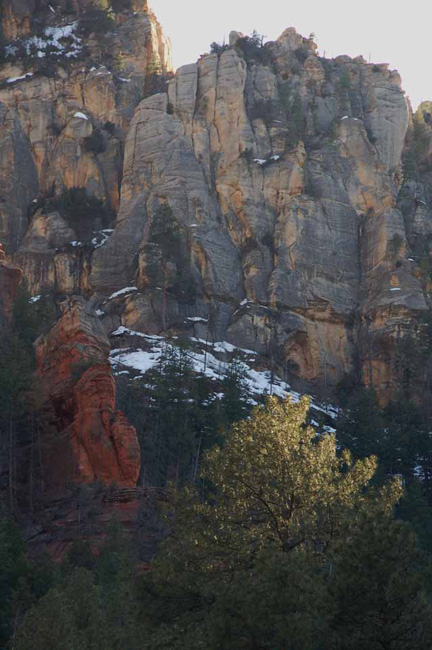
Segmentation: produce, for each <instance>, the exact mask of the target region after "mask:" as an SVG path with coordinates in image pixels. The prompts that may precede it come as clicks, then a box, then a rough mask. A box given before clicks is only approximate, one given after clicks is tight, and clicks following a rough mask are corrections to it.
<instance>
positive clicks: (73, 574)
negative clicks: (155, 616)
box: [13, 522, 142, 650]
mask: <svg viewBox="0 0 432 650" xmlns="http://www.w3.org/2000/svg"><path fill="white" fill-rule="evenodd" d="M80 547H81V548H80V549H78V548H77V547H75V548H73V549H71V551H70V552H69V554H68V557H67V558H66V560H65V561H64V562H63V564H62V566H61V568H60V570H59V571H57V573H56V576H55V583H54V585H53V586H52V587H51V588H50V589H49V591H48V592H47V593H46V594H45V595H42V598H40V599H39V600H38V602H37V603H35V604H34V605H33V606H31V607H30V608H28V611H27V613H26V615H25V617H24V619H23V622H22V624H21V626H20V627H19V629H18V631H17V634H16V635H15V637H14V640H13V647H14V648H16V649H17V650H30V648H31V649H32V650H34V648H46V649H48V650H58V648H70V650H120V649H122V648H128V650H129V649H130V650H135V649H136V650H138V649H139V648H141V647H142V646H141V645H140V644H139V642H138V641H139V640H138V629H137V626H136V613H135V612H136V604H135V601H134V598H133V568H132V563H131V555H130V549H129V548H128V544H127V541H126V540H125V539H124V537H123V536H122V535H121V532H120V530H119V527H118V525H116V524H115V522H114V523H113V524H112V525H111V526H110V528H109V531H108V537H107V541H106V543H105V545H104V546H103V547H102V548H101V549H100V553H99V555H98V556H92V554H91V553H89V550H88V548H87V549H85V548H84V545H83V544H81V545H80ZM83 560H84V563H85V565H86V566H83Z"/></svg>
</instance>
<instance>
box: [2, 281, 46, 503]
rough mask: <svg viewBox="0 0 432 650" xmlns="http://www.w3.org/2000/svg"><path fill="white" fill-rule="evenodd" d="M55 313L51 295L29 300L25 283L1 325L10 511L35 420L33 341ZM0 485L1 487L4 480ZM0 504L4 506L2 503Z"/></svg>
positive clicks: (5, 470)
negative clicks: (32, 300) (10, 311)
mask: <svg viewBox="0 0 432 650" xmlns="http://www.w3.org/2000/svg"><path fill="white" fill-rule="evenodd" d="M55 314H56V311H55V306H54V303H53V300H52V298H51V296H43V297H41V298H40V299H39V300H38V301H37V302H34V303H31V302H30V294H29V292H28V290H27V288H26V284H25V282H24V283H23V284H22V286H21V287H20V288H19V290H18V295H17V297H16V300H15V302H14V305H13V322H12V323H11V324H9V323H8V322H7V321H4V322H2V324H1V325H0V356H1V359H2V362H1V365H0V449H1V464H0V468H1V471H2V473H3V481H5V477H6V476H7V482H8V486H7V492H8V509H9V510H13V509H14V507H15V505H16V501H17V499H18V498H19V497H20V491H21V488H22V487H23V484H24V483H25V481H24V477H23V476H22V473H23V472H26V471H27V470H25V469H24V465H25V463H23V462H21V461H23V460H24V459H23V458H22V455H23V453H24V452H23V449H24V446H25V445H26V444H29V443H30V444H32V442H33V441H34V433H35V429H36V426H37V424H36V421H37V420H38V414H37V413H36V407H35V391H34V387H35V384H34V378H33V375H34V371H35V365H36V364H35V356H34V350H33V343H34V341H35V339H36V338H37V337H38V336H39V334H41V333H42V332H43V331H45V330H46V329H48V328H49V327H50V326H51V325H52V323H53V322H54V320H55ZM0 318H1V314H0ZM30 482H31V481H30ZM0 487H1V488H2V489H3V490H4V489H5V487H6V486H5V483H4V482H3V484H0ZM4 496H5V495H4ZM31 499H32V497H31V496H30V500H31ZM0 505H3V506H4V503H3V504H0Z"/></svg>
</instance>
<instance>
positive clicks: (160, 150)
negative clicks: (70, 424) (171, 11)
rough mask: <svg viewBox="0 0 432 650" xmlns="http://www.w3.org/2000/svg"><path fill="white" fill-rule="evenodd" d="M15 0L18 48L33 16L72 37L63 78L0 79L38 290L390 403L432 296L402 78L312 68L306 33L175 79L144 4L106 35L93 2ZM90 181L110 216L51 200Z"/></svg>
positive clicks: (19, 242) (422, 195)
mask: <svg viewBox="0 0 432 650" xmlns="http://www.w3.org/2000/svg"><path fill="white" fill-rule="evenodd" d="M4 4H5V9H4V10H3V13H2V21H3V33H4V35H5V37H6V39H7V40H8V41H9V42H10V44H12V46H13V47H15V46H16V43H17V41H16V39H20V41H21V43H27V42H28V39H31V38H32V35H33V34H34V29H35V25H36V18H37V20H39V21H42V24H43V25H46V27H45V28H44V29H45V30H48V33H49V34H50V35H52V34H54V36H53V39H54V42H57V41H56V40H55V39H56V38H58V35H59V33H58V31H55V32H51V31H49V30H52V29H53V28H55V29H56V30H58V29H61V30H63V31H64V30H66V31H64V33H66V34H67V39H66V41H65V40H64V39H63V40H62V39H60V40H59V41H58V42H59V43H60V45H61V47H64V48H66V49H65V50H64V59H67V60H68V61H69V63H67V61H66V60H62V61H59V55H58V54H56V57H57V59H56V61H55V62H54V68H55V69H54V71H53V70H52V67H51V68H50V70H48V69H47V68H46V67H40V65H39V64H38V62H37V61H35V60H34V59H32V60H31V61H30V64H29V65H27V67H26V68H24V66H23V65H22V62H20V59H19V56H17V57H15V58H14V57H13V56H11V55H8V56H7V57H6V58H5V62H4V63H3V65H2V66H1V68H0V79H1V80H2V81H3V83H0V150H1V151H2V153H3V156H2V157H1V158H2V163H0V194H1V199H2V200H1V202H0V238H1V240H2V241H3V242H4V243H5V244H6V245H7V250H8V252H10V253H13V254H14V256H15V260H16V261H17V262H18V263H19V264H20V266H21V267H22V268H23V269H24V272H25V275H26V277H27V279H28V283H29V287H30V289H31V291H32V292H33V293H34V294H36V293H41V292H45V291H50V292H53V293H55V294H57V296H58V297H59V298H60V296H64V295H74V294H81V295H84V296H85V297H86V298H90V297H91V305H92V309H93V308H95V307H98V306H99V307H101V306H102V303H103V309H102V311H103V313H100V316H101V324H102V325H101V327H103V328H104V329H105V332H106V333H109V332H110V331H112V330H113V329H114V328H115V327H117V326H118V325H120V324H122V325H125V326H127V327H129V328H132V329H135V330H138V331H142V332H149V333H154V334H160V333H163V332H165V333H166V332H170V333H178V332H180V331H181V332H183V333H186V334H193V335H195V336H198V337H201V338H203V339H206V340H211V339H213V340H227V341H229V342H230V343H233V344H235V345H238V346H240V347H243V348H252V349H254V350H257V351H258V352H260V353H261V354H262V359H264V360H265V359H269V358H271V359H272V360H273V362H276V364H277V365H278V366H279V370H280V372H284V373H285V376H286V378H287V379H288V380H289V381H296V380H299V382H300V383H301V384H303V385H308V389H309V390H311V389H312V390H314V388H316V389H317V390H318V389H321V390H322V389H327V388H330V387H332V386H334V385H335V384H336V383H337V382H338V381H339V380H340V379H341V378H342V377H344V376H345V375H346V374H347V373H350V372H351V371H352V370H354V369H355V370H356V371H357V372H358V373H359V374H361V375H362V376H363V379H364V381H365V382H366V383H373V385H374V386H375V388H376V389H377V390H378V391H379V393H380V395H381V397H382V399H383V401H384V400H386V399H388V398H389V397H390V396H391V395H392V394H393V393H394V386H395V373H394V358H395V349H396V346H397V343H398V341H399V340H401V338H403V337H404V336H405V335H406V334H407V333H409V332H410V331H411V332H415V331H416V328H417V323H418V322H419V320H420V319H421V316H422V314H426V313H427V312H428V311H429V308H430V302H431V301H430V290H431V282H430V277H432V276H431V275H430V273H429V271H430V269H429V266H428V265H430V260H431V255H430V253H431V252H432V243H431V241H432V240H431V238H430V235H431V234H432V226H431V223H432V190H431V188H432V181H431V178H430V169H431V164H432V155H431V151H432V144H431V143H432V126H431V120H430V112H431V111H430V106H429V104H428V105H425V106H424V107H423V108H421V109H419V110H420V113H419V114H418V115H417V114H416V116H413V115H412V111H411V109H410V106H409V104H408V102H407V99H406V97H405V95H404V92H403V90H402V89H401V80H400V77H399V75H398V73H397V72H396V71H392V70H389V69H388V66H387V65H386V64H368V63H367V62H366V61H365V60H364V59H363V58H362V57H357V58H356V59H351V58H350V57H347V56H340V57H337V58H336V59H333V60H327V59H324V58H322V57H319V56H318V55H317V51H316V46H315V44H314V43H313V41H312V40H311V39H305V38H303V37H301V36H300V35H299V34H297V33H296V31H295V30H294V29H293V28H289V29H287V30H285V31H284V32H283V34H282V35H281V36H280V38H279V39H278V40H277V41H276V42H272V43H268V44H266V45H265V46H264V47H261V48H260V47H257V46H256V45H254V46H253V47H251V46H250V45H249V46H247V44H246V45H245V41H244V39H242V38H241V35H240V34H237V33H233V34H231V36H230V45H229V46H228V47H227V48H221V50H222V51H221V52H220V53H218V54H208V55H204V56H202V57H201V58H200V60H199V61H198V62H197V63H194V64H191V65H187V66H183V67H182V68H180V69H179V70H178V71H177V74H176V75H175V77H173V78H172V79H171V81H170V82H169V84H168V86H166V84H165V83H164V79H166V77H167V75H169V73H170V70H171V67H170V60H169V47H168V43H167V41H166V39H165V37H164V36H163V34H162V30H161V28H160V26H159V24H158V22H157V20H156V18H155V16H154V15H153V14H152V12H151V11H150V9H149V7H148V6H147V3H146V2H145V1H144V0H135V1H134V3H133V7H132V9H131V10H124V11H122V12H120V13H118V14H115V15H114V14H112V15H111V18H110V20H111V21H113V23H112V24H110V25H111V26H109V28H107V30H106V31H105V32H104V33H103V34H102V35H101V34H100V33H96V31H95V32H92V31H91V30H90V31H89V30H88V28H87V33H86V34H85V35H84V32H83V31H82V29H83V27H82V25H83V23H82V20H83V17H84V18H85V15H86V9H88V8H89V7H90V4H89V3H88V2H87V1H86V0H77V1H76V2H74V3H73V13H72V14H68V13H67V12H66V9H67V7H66V2H63V3H61V2H60V3H57V5H58V6H56V9H55V11H51V10H49V8H47V7H45V9H40V8H38V7H36V5H35V4H34V3H33V2H32V0H20V2H17V3H11V2H9V0H8V1H6V2H5V3H4ZM39 4H40V3H39ZM42 4H43V3H42ZM99 6H100V7H102V8H103V7H105V6H106V7H107V6H108V3H104V2H100V3H99ZM68 7H69V8H68V9H67V11H69V9H70V3H68ZM41 12H42V13H41ZM80 30H81V31H80ZM14 39H15V40H14ZM26 39H27V40H26ZM14 43H15V45H14ZM84 46H85V48H86V49H84ZM67 48H69V50H67ZM12 51H14V50H12ZM69 54H70V56H69ZM50 56H51V55H50ZM37 58H38V57H36V59H37ZM42 58H44V57H42ZM60 58H61V57H60ZM160 82H161V83H160ZM146 95H148V96H146ZM427 116H429V117H427ZM419 129H420V131H421V138H420V140H421V142H422V143H423V145H424V146H422V147H421V148H419V147H418V146H417V145H416V146H415V147H414V148H413V146H412V139H413V137H414V138H417V140H416V142H418V134H419V132H420V131H419ZM413 134H414V135H413ZM414 150H415V151H414ZM413 152H414V153H413ZM411 154H412V155H411ZM412 156H414V159H415V160H414V167H415V170H416V171H415V172H413V166H412V165H411V166H410V164H408V163H409V160H411V158H410V157H412ZM1 165H3V167H2V166H1ZM23 178H25V179H26V181H25V183H22V179H23ZM77 187H78V188H80V189H81V190H82V191H83V192H84V193H85V195H86V196H88V197H91V198H92V199H97V200H99V201H100V203H101V205H102V204H103V206H104V209H105V210H106V212H105V213H103V214H102V213H100V214H99V213H98V212H97V210H96V211H95V210H93V212H92V213H91V214H92V215H93V216H91V218H90V217H89V218H88V219H87V220H86V219H84V218H82V217H80V215H79V214H78V215H77V210H76V209H75V212H72V213H71V212H68V211H67V209H66V208H65V206H64V205H62V204H61V203H60V204H59V203H55V201H54V202H53V198H54V199H55V198H56V197H57V198H58V197H59V196H61V195H63V196H64V193H65V191H67V190H70V189H71V188H77ZM93 208H94V205H93ZM71 214H72V216H71ZM95 215H96V216H95ZM428 269H429V270H428ZM125 287H132V288H133V289H134V291H133V292H126V293H120V294H119V296H117V297H116V298H115V299H113V300H111V299H107V298H108V296H110V295H111V294H112V293H114V292H116V291H117V290H120V289H123V288H125ZM98 327H99V326H98ZM88 380H89V382H90V384H89V385H92V384H91V382H92V376H91V375H89V377H88ZM76 401H77V400H76ZM85 408H86V407H85ZM90 464H91V463H90Z"/></svg>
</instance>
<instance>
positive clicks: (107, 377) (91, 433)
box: [36, 299, 140, 487]
mask: <svg viewBox="0 0 432 650" xmlns="http://www.w3.org/2000/svg"><path fill="white" fill-rule="evenodd" d="M62 309H63V315H62V317H61V318H60V320H59V321H58V322H57V323H56V324H55V325H54V327H53V328H52V329H51V330H50V331H49V332H48V333H47V334H45V335H43V336H41V337H40V338H39V339H38V340H37V342H36V356H37V368H38V374H39V376H40V377H41V380H42V382H43V390H44V393H45V403H46V407H47V409H49V410H51V411H52V412H53V422H54V426H55V430H56V433H55V434H53V435H52V436H51V439H49V440H46V447H47V462H48V465H49V468H50V470H49V475H50V476H51V477H52V482H53V484H54V486H55V485H57V486H62V485H64V484H65V481H67V480H69V481H71V482H77V483H87V482H94V481H99V482H101V483H103V484H107V485H108V484H111V483H113V484H117V485H118V486H120V487H121V486H133V485H135V484H136V482H137V480H138V476H139V472H140V448H139V444H138V439H137V434H136V431H135V429H134V428H133V427H132V426H131V425H130V424H129V422H128V421H127V419H126V417H125V416H124V415H123V413H121V412H119V411H116V410H115V384H114V379H113V377H112V375H111V371H110V366H109V364H108V352H109V342H108V340H107V338H106V337H105V334H104V332H103V329H102V328H101V326H100V324H99V322H98V320H97V318H95V317H93V316H91V315H90V314H89V313H88V312H87V311H86V306H85V302H84V301H83V300H80V299H71V300H70V301H67V302H66V304H63V305H62Z"/></svg>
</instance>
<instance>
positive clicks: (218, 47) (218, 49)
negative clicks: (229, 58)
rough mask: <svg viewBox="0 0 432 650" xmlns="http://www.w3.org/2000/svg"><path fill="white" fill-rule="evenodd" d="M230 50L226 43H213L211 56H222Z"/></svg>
mask: <svg viewBox="0 0 432 650" xmlns="http://www.w3.org/2000/svg"><path fill="white" fill-rule="evenodd" d="M228 48H229V45H227V44H226V43H222V44H221V43H216V42H215V41H213V43H211V45H210V54H222V52H225V50H227V49H228Z"/></svg>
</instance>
